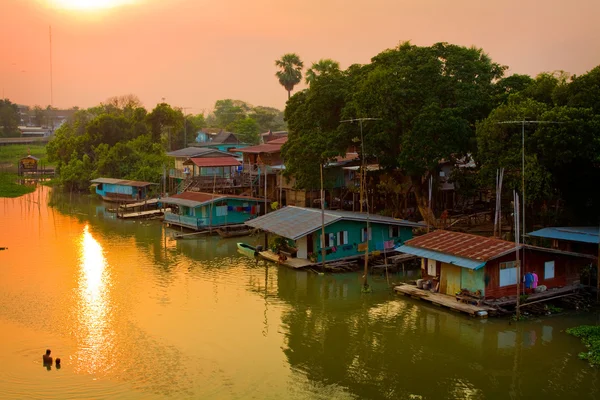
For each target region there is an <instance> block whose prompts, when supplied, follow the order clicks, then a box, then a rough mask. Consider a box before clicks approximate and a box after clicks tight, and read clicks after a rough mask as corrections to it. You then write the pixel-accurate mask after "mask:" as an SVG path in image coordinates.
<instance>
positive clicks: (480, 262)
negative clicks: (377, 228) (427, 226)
mask: <svg viewBox="0 0 600 400" xmlns="http://www.w3.org/2000/svg"><path fill="white" fill-rule="evenodd" d="M396 250H397V251H399V252H402V253H407V254H412V255H415V256H418V257H421V258H422V263H421V273H422V277H423V278H424V279H428V280H432V281H433V282H434V283H435V284H434V285H433V288H435V287H436V286H438V285H437V283H439V286H438V292H439V293H442V294H447V295H451V296H454V295H455V294H456V293H459V292H461V291H462V290H463V289H466V290H468V291H469V292H471V293H479V294H480V295H481V296H482V297H484V298H485V299H497V298H500V297H504V296H516V293H517V289H516V287H517V280H520V281H521V282H522V281H523V276H524V275H525V274H526V273H527V272H535V273H536V274H537V275H538V279H539V282H538V285H544V286H546V288H548V289H552V288H562V287H567V286H573V285H579V283H580V271H581V268H582V267H585V266H587V265H589V264H590V262H593V259H594V257H593V256H590V255H586V254H582V253H574V252H569V251H564V250H558V249H550V248H544V247H537V246H531V245H526V244H521V245H519V246H518V247H516V246H515V243H513V242H508V241H506V240H501V239H496V238H490V237H483V236H477V235H471V234H467V233H461V232H450V231H445V230H438V231H434V232H431V233H428V234H425V235H422V236H419V237H416V238H414V239H411V240H408V241H407V242H406V243H404V244H403V245H401V246H399V247H397V248H396ZM517 251H518V252H519V258H520V260H521V265H522V266H523V267H522V268H521V271H520V276H517V263H516V260H517Z"/></svg>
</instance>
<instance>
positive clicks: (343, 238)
mask: <svg viewBox="0 0 600 400" xmlns="http://www.w3.org/2000/svg"><path fill="white" fill-rule="evenodd" d="M343 244H348V231H339V232H338V233H337V245H338V246H341V245H343Z"/></svg>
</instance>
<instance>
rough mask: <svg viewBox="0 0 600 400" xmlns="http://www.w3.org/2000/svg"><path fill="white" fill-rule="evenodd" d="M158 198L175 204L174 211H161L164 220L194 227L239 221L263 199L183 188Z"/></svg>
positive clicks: (252, 213) (259, 209)
mask: <svg viewBox="0 0 600 400" xmlns="http://www.w3.org/2000/svg"><path fill="white" fill-rule="evenodd" d="M161 202H162V203H163V204H168V205H176V206H178V207H177V208H178V211H177V212H166V213H165V217H164V220H163V222H164V223H166V224H169V225H176V226H182V227H185V228H189V229H194V230H197V231H201V230H205V229H210V228H215V227H220V226H226V225H236V224H243V223H244V222H246V221H248V220H249V219H250V218H254V217H256V216H258V215H260V214H261V213H263V212H264V210H265V205H264V199H257V198H252V197H246V196H236V195H228V194H211V193H203V192H184V193H180V194H176V195H173V196H170V197H166V198H164V199H161Z"/></svg>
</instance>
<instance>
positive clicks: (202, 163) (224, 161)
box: [184, 156, 242, 167]
mask: <svg viewBox="0 0 600 400" xmlns="http://www.w3.org/2000/svg"><path fill="white" fill-rule="evenodd" d="M190 163H193V164H195V165H197V166H198V167H233V166H237V165H242V163H240V162H239V161H238V160H236V159H235V157H233V156H228V157H192V158H190V159H189V160H188V161H186V162H184V164H190Z"/></svg>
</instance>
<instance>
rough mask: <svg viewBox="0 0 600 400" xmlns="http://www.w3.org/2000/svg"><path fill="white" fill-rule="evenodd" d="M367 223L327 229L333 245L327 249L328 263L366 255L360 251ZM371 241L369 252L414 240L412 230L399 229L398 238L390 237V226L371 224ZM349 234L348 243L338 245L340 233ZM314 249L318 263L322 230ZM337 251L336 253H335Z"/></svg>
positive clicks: (354, 222) (343, 223)
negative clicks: (386, 243)
mask: <svg viewBox="0 0 600 400" xmlns="http://www.w3.org/2000/svg"><path fill="white" fill-rule="evenodd" d="M366 226H367V224H366V222H361V221H338V222H335V223H333V224H331V225H328V226H326V227H325V235H326V236H327V235H331V236H330V237H331V238H332V239H333V243H332V244H331V245H330V246H327V247H326V248H325V251H326V252H327V253H328V254H326V256H325V260H326V261H331V260H338V259H340V258H345V257H352V256H357V255H361V254H364V250H361V251H359V250H358V246H359V244H361V243H363V240H362V237H361V230H362V228H366ZM370 228H371V240H369V252H373V251H380V252H381V251H383V250H384V242H385V241H388V240H393V241H394V244H395V245H398V244H402V243H404V242H405V241H406V240H409V239H412V228H410V227H404V226H400V227H399V235H398V236H390V233H391V232H390V225H386V224H377V223H371V224H370ZM344 231H345V232H348V243H347V244H341V245H338V244H337V243H338V240H337V239H338V236H339V234H340V232H344ZM314 237H315V246H314V249H315V251H316V252H318V255H317V257H318V261H320V260H321V230H319V231H317V232H315V235H314ZM334 250H335V251H334Z"/></svg>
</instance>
